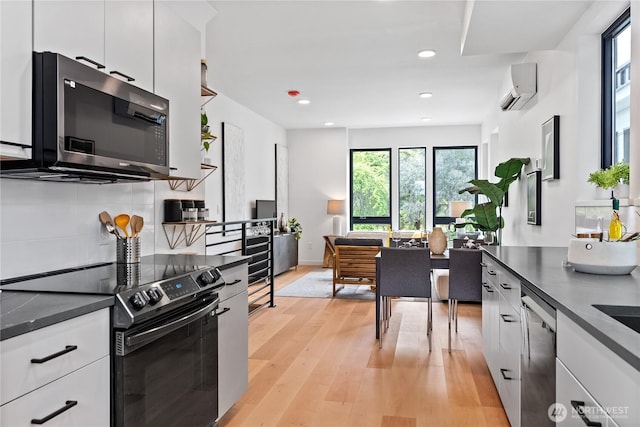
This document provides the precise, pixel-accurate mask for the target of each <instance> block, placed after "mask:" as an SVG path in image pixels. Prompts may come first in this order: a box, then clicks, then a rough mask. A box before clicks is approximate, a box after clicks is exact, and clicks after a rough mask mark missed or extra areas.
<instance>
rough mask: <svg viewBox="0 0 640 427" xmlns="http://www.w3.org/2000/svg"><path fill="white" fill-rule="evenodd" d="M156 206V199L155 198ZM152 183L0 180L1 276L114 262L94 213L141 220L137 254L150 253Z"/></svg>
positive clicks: (110, 244) (152, 246) (111, 244)
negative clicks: (139, 250)
mask: <svg viewBox="0 0 640 427" xmlns="http://www.w3.org/2000/svg"><path fill="white" fill-rule="evenodd" d="M160 205H161V202H160ZM155 206H156V204H155V187H154V183H153V182H145V183H135V184H107V185H87V184H71V183H52V182H39V181H28V180H25V181H22V180H14V179H0V278H2V279H6V278H10V277H15V276H21V275H25V274H33V273H39V272H44V271H50V270H57V269H61V268H69V267H76V266H80V265H86V264H94V263H98V262H111V261H115V238H111V236H109V239H108V240H107V243H106V244H104V243H103V239H102V238H101V233H100V228H101V225H100V223H99V221H98V214H99V213H100V212H101V211H103V210H106V211H107V212H109V213H110V214H111V215H112V216H113V217H115V216H116V215H117V214H120V213H128V214H130V215H132V214H137V215H140V216H142V217H143V218H144V220H145V227H144V229H143V232H142V234H141V239H142V254H143V255H150V254H153V253H155V240H156V238H155Z"/></svg>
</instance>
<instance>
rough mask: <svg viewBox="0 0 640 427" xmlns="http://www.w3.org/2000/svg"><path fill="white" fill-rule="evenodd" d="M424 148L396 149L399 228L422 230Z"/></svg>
mask: <svg viewBox="0 0 640 427" xmlns="http://www.w3.org/2000/svg"><path fill="white" fill-rule="evenodd" d="M426 153H427V150H426V149H425V148H400V149H398V197H399V202H400V204H399V209H398V216H399V218H398V224H399V225H400V229H401V230H422V229H423V228H424V227H423V226H424V225H425V224H426V222H425V214H426V201H427V195H426V185H425V182H426V180H427V172H426V160H425V158H426Z"/></svg>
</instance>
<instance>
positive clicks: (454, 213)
mask: <svg viewBox="0 0 640 427" xmlns="http://www.w3.org/2000/svg"><path fill="white" fill-rule="evenodd" d="M467 209H471V202H470V201H468V200H455V201H452V202H449V216H450V217H452V218H460V215H462V212H464V211H466V210H467Z"/></svg>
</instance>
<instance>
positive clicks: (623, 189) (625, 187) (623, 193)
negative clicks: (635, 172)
mask: <svg viewBox="0 0 640 427" xmlns="http://www.w3.org/2000/svg"><path fill="white" fill-rule="evenodd" d="M613 195H614V196H615V197H616V199H628V198H629V184H618V185H617V186H616V188H614V189H613Z"/></svg>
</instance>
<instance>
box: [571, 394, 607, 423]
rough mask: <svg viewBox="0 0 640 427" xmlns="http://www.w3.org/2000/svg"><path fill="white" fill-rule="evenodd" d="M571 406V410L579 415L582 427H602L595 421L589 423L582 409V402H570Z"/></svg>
mask: <svg viewBox="0 0 640 427" xmlns="http://www.w3.org/2000/svg"><path fill="white" fill-rule="evenodd" d="M571 406H573V409H575V410H576V412H577V413H578V415H580V418H581V419H582V422H583V423H584V425H586V426H588V427H602V423H599V422H597V421H591V420H590V419H589V418H587V416H586V415H585V413H584V409H583V408H584V402H582V401H580V400H572V401H571Z"/></svg>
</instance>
